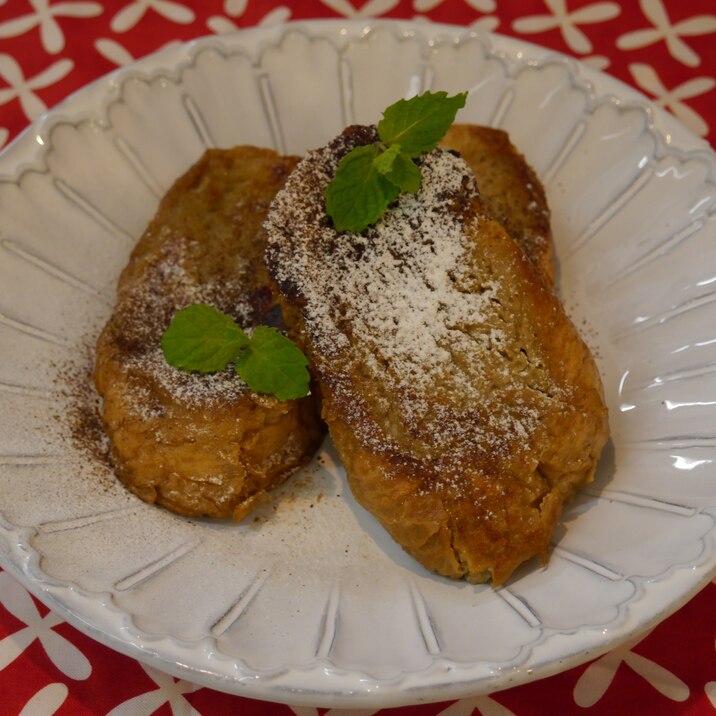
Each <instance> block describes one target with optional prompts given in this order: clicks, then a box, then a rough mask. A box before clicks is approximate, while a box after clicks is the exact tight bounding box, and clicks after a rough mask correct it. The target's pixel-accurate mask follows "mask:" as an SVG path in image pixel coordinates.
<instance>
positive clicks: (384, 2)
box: [321, 0, 400, 18]
mask: <svg viewBox="0 0 716 716" xmlns="http://www.w3.org/2000/svg"><path fill="white" fill-rule="evenodd" d="M321 2H322V3H323V4H324V5H325V6H326V7H327V8H330V9H331V10H333V11H334V12H337V13H338V14H339V15H342V16H343V17H355V18H361V17H377V16H378V15H383V14H384V13H386V12H390V11H391V10H393V9H394V8H395V6H396V5H397V4H398V3H399V2H400V0H368V2H366V3H365V4H364V5H363V6H362V7H360V8H356V7H355V6H354V5H353V3H352V2H350V0H321Z"/></svg>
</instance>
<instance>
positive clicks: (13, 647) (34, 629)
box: [0, 572, 92, 680]
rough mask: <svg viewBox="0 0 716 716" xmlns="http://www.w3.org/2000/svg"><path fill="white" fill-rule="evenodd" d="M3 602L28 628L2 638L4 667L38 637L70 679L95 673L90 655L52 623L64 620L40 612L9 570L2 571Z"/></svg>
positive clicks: (0, 664) (0, 599) (0, 661)
mask: <svg viewBox="0 0 716 716" xmlns="http://www.w3.org/2000/svg"><path fill="white" fill-rule="evenodd" d="M0 595H2V596H1V597H0V602H1V603H2V605H3V606H4V607H5V609H7V610H8V611H9V612H10V614H12V615H13V616H14V617H15V618H16V619H18V620H20V621H21V622H23V623H24V624H26V626H25V628H24V629H20V630H19V631H16V632H15V633H14V634H10V635H9V636H6V637H5V638H4V639H3V640H2V641H0V671H2V670H3V669H4V668H5V667H6V666H7V665H8V664H11V663H12V662H13V661H15V659H17V657H18V656H20V654H22V652H23V651H25V649H27V647H28V646H29V645H30V644H32V642H33V641H35V639H39V640H40V644H42V646H43V648H44V649H45V653H46V654H47V656H48V657H49V659H50V661H51V662H52V663H53V664H54V665H55V666H56V667H57V668H58V669H59V670H60V671H61V672H62V673H63V674H64V675H65V676H68V677H69V678H70V679H77V680H83V679H86V678H88V677H89V675H90V674H91V673H92V666H91V664H90V663H89V661H88V659H87V657H86V656H85V655H84V654H83V653H82V652H81V651H80V650H79V649H78V648H77V647H76V646H75V645H74V644H72V642H69V641H67V639H65V638H64V637H63V636H60V635H59V634H58V633H57V632H56V631H53V629H52V627H55V626H57V625H58V624H62V622H63V620H62V619H61V618H60V617H58V616H57V615H56V614H55V613H54V612H48V613H47V614H46V615H45V616H44V617H42V616H40V612H39V611H38V610H37V607H36V606H35V603H34V602H33V601H32V597H30V595H29V594H28V593H27V591H26V590H25V589H24V588H23V587H21V586H20V584H18V583H17V582H16V581H15V580H14V579H13V578H12V577H11V576H10V575H9V574H7V572H2V573H0Z"/></svg>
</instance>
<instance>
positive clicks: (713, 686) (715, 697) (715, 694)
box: [704, 681, 716, 709]
mask: <svg viewBox="0 0 716 716" xmlns="http://www.w3.org/2000/svg"><path fill="white" fill-rule="evenodd" d="M704 691H705V692H706V696H707V697H708V700H709V701H710V702H711V705H712V706H713V707H714V708H715V709H716V681H709V682H707V684H706V686H704Z"/></svg>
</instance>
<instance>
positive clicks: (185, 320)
mask: <svg viewBox="0 0 716 716" xmlns="http://www.w3.org/2000/svg"><path fill="white" fill-rule="evenodd" d="M161 345H162V351H163V352H164V357H165V358H166V360H167V362H168V363H169V364H170V365H172V366H174V367H175V368H180V369H181V370H186V371H194V372H197V373H215V372H217V371H220V370H224V368H226V367H227V366H228V365H229V364H230V363H233V364H234V366H235V368H236V372H237V373H238V374H239V375H240V376H241V378H242V380H243V381H244V382H245V383H246V385H248V386H249V388H251V390H253V391H254V392H256V393H268V394H271V395H275V396H276V397H277V398H278V399H279V400H293V399H294V398H302V397H304V396H306V395H308V393H309V387H308V386H309V380H310V376H309V374H308V370H307V366H308V360H307V359H306V356H305V355H304V354H303V353H302V352H301V350H300V349H299V348H297V347H296V346H295V345H294V344H293V343H292V342H291V341H290V340H289V339H288V338H286V336H284V335H283V333H281V332H280V331H278V330H277V329H276V328H271V327H269V326H257V327H256V328H255V329H254V330H253V331H252V332H251V333H250V334H247V333H246V332H245V331H244V330H243V329H242V328H241V326H239V324H238V323H236V321H234V319H233V318H231V316H227V315H226V314H225V313H222V312H221V311H219V310H218V309H216V308H213V307H212V306H207V305H205V304H201V303H199V304H195V305H193V306H187V307H186V308H184V309H182V310H181V311H178V312H177V313H176V315H175V316H174V319H173V320H172V322H171V324H170V325H169V328H167V330H166V331H165V332H164V334H163V335H162V339H161Z"/></svg>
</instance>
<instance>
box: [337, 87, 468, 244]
mask: <svg viewBox="0 0 716 716" xmlns="http://www.w3.org/2000/svg"><path fill="white" fill-rule="evenodd" d="M466 99H467V92H462V93H461V94H457V95H455V96H454V97H448V96H447V92H425V93H423V94H421V95H418V96H416V97H413V98H411V99H407V100H406V99H401V100H399V101H398V102H396V103H395V104H392V105H390V107H388V108H387V109H386V110H385V112H383V118H382V119H381V120H380V122H378V126H377V130H378V138H379V141H378V142H376V143H375V144H368V145H364V146H360V147H356V148H355V149H352V150H351V151H350V152H349V153H348V154H346V156H345V157H343V159H341V161H340V162H339V164H338V169H337V171H336V176H335V177H334V179H333V181H331V182H330V184H329V185H328V186H327V187H326V192H325V196H326V213H327V214H328V216H330V217H331V219H333V225H334V227H335V228H336V230H337V231H353V232H359V231H363V229H365V228H367V227H368V226H370V225H371V224H374V223H375V222H376V221H377V220H378V219H379V218H380V217H381V216H382V214H383V212H384V211H385V210H386V209H387V208H388V206H389V205H390V204H391V202H392V201H394V200H395V198H396V197H397V196H398V194H399V193H400V192H401V191H407V192H413V193H415V192H417V191H418V190H419V189H420V169H419V168H418V167H417V165H416V164H415V162H414V160H415V159H416V158H418V157H419V156H420V155H421V154H422V153H423V152H429V151H431V150H433V149H435V147H436V146H437V144H438V142H439V141H440V140H441V139H442V138H443V136H444V135H445V132H447V130H448V128H449V127H450V125H451V124H452V123H453V122H454V121H455V115H456V114H457V112H458V110H459V109H460V108H461V107H464V106H465V100H466Z"/></svg>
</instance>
